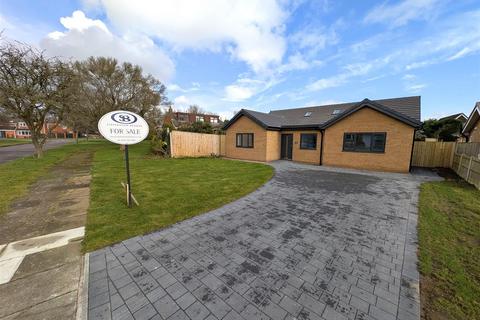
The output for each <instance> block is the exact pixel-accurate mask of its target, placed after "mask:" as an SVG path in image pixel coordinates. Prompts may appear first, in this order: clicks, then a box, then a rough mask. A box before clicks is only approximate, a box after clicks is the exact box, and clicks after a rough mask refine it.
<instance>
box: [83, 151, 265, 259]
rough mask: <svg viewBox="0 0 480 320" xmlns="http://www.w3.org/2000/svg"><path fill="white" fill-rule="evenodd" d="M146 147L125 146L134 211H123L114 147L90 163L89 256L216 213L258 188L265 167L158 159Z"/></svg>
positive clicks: (121, 174)
mask: <svg viewBox="0 0 480 320" xmlns="http://www.w3.org/2000/svg"><path fill="white" fill-rule="evenodd" d="M148 151H149V145H148V143H141V144H138V145H134V146H130V166H131V175H132V191H133V194H134V195H135V197H136V198H137V200H138V201H139V203H140V206H139V207H137V206H134V207H133V208H127V207H126V204H125V198H126V196H125V192H124V191H123V188H122V187H121V185H120V182H121V181H126V178H125V167H124V162H123V153H122V152H121V151H119V148H118V146H114V145H109V146H108V147H105V148H102V149H101V150H98V151H97V152H96V154H95V157H94V165H93V177H92V178H93V179H92V188H91V200H90V208H89V212H88V217H87V230H86V238H85V240H84V249H85V250H86V251H91V250H94V249H97V248H101V247H104V246H106V245H109V244H112V243H116V242H119V241H121V240H124V239H127V238H130V237H133V236H136V235H140V234H145V233H148V232H151V231H154V230H158V229H160V228H162V227H165V226H168V225H171V224H173V223H175V222H178V221H181V220H184V219H187V218H189V217H192V216H195V215H198V214H200V213H204V212H207V211H209V210H212V209H214V208H218V207H220V206H222V205H223V204H226V203H228V202H231V201H233V200H235V199H237V198H240V197H242V196H244V195H246V194H248V193H250V192H252V191H254V190H255V189H256V188H258V187H259V186H261V185H262V184H263V183H265V182H266V181H267V180H268V179H270V178H271V176H272V175H273V169H272V168H271V167H270V166H267V165H264V164H258V163H247V162H241V161H232V160H222V159H215V158H197V159H159V158H155V157H152V156H148V155H147V154H148Z"/></svg>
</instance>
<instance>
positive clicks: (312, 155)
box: [278, 130, 321, 164]
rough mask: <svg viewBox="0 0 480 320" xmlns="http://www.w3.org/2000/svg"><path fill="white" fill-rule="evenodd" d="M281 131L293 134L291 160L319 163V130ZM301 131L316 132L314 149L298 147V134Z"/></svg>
mask: <svg viewBox="0 0 480 320" xmlns="http://www.w3.org/2000/svg"><path fill="white" fill-rule="evenodd" d="M281 133H291V134H293V146H292V160H293V161H297V162H305V163H311V164H320V147H321V134H320V131H314V130H305V131H303V130H302V131H282V132H281ZM302 133H316V134H317V148H316V149H315V150H307V149H300V135H301V134H302ZM278 153H280V149H278Z"/></svg>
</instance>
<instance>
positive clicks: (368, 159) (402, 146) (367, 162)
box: [323, 108, 414, 172]
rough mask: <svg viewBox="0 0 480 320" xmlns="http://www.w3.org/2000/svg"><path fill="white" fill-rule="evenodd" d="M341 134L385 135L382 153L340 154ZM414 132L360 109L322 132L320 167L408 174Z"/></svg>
mask: <svg viewBox="0 0 480 320" xmlns="http://www.w3.org/2000/svg"><path fill="white" fill-rule="evenodd" d="M345 132H386V133H387V137H386V145H385V153H362V152H343V151H342V149H343V134H344V133H345ZM413 134H414V129H413V128H412V127H410V126H408V125H406V124H404V123H402V122H400V121H397V120H395V119H393V118H391V117H388V116H386V115H383V114H381V113H379V112H377V111H375V110H373V109H370V108H363V109H361V110H359V111H357V112H355V113H353V114H351V115H350V116H348V117H347V118H345V119H343V120H341V121H339V122H337V123H336V124H334V125H333V126H331V127H329V128H327V129H326V130H325V136H324V147H323V148H324V149H323V164H324V165H328V166H339V167H348V168H356V169H368V170H379V171H394V172H408V171H409V167H410V156H411V151H412V143H413Z"/></svg>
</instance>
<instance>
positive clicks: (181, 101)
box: [173, 95, 192, 107]
mask: <svg viewBox="0 0 480 320" xmlns="http://www.w3.org/2000/svg"><path fill="white" fill-rule="evenodd" d="M173 104H174V105H175V106H177V107H188V106H189V105H191V104H192V103H191V101H190V99H188V98H187V97H186V96H184V95H181V96H178V97H176V98H175V99H173Z"/></svg>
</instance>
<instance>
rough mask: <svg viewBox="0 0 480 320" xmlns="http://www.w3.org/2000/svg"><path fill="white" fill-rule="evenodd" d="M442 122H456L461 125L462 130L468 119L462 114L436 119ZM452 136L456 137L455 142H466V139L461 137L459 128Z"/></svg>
mask: <svg viewBox="0 0 480 320" xmlns="http://www.w3.org/2000/svg"><path fill="white" fill-rule="evenodd" d="M442 120H458V121H460V122H461V123H462V128H463V126H464V125H465V123H466V122H467V120H468V117H467V116H466V115H465V114H464V113H463V112H461V113H455V114H452V115H449V116H446V117H443V118H440V119H438V121H442ZM454 136H456V138H457V140H456V141H457V142H465V141H466V138H465V137H464V136H463V135H462V129H461V128H460V129H459V130H458V131H457V132H456V133H455V134H454Z"/></svg>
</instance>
